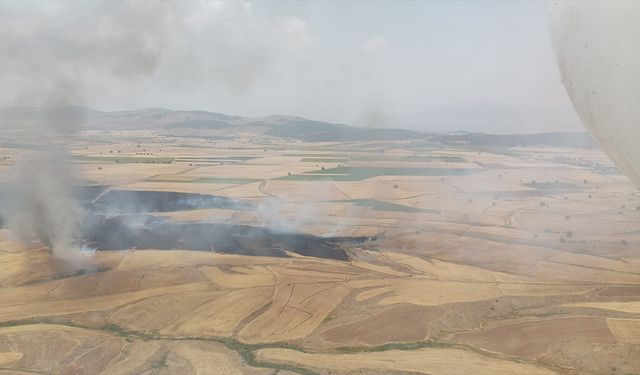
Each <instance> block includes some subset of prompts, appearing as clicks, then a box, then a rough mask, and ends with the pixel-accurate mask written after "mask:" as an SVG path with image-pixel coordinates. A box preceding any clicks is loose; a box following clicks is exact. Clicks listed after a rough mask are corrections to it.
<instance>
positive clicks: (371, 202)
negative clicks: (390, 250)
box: [343, 199, 440, 214]
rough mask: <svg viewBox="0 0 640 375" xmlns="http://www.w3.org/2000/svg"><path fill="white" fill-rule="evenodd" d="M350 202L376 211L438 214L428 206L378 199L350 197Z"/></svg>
mask: <svg viewBox="0 0 640 375" xmlns="http://www.w3.org/2000/svg"><path fill="white" fill-rule="evenodd" d="M343 202H350V203H352V204H355V205H356V206H365V207H369V208H373V209H374V210H378V211H395V212H413V213H426V214H439V213H440V211H438V210H432V209H428V208H415V207H411V206H405V205H402V204H397V203H391V202H385V201H379V200H376V199H352V200H350V201H343Z"/></svg>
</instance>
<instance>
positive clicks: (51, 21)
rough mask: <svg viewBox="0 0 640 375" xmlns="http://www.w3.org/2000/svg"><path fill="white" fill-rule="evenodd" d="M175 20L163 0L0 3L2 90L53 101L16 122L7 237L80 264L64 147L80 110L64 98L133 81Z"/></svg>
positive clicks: (20, 100)
mask: <svg viewBox="0 0 640 375" xmlns="http://www.w3.org/2000/svg"><path fill="white" fill-rule="evenodd" d="M180 20H181V17H180V16H179V15H178V14H177V13H176V11H175V9H174V7H173V5H172V4H164V3H146V2H131V3H128V2H127V3H125V2H104V3H92V4H90V6H89V5H87V4H84V5H83V4H73V6H70V4H67V3H39V4H30V5H29V4H18V3H2V4H0V50H2V51H3V57H1V58H0V84H1V85H2V87H3V90H4V91H5V94H4V95H6V93H7V92H9V93H11V99H12V102H13V103H12V104H13V105H14V106H19V107H46V108H58V109H57V110H55V109H53V110H52V109H47V110H45V109H43V110H41V111H40V114H41V116H43V118H42V119H40V121H34V122H33V123H31V124H29V125H25V126H23V127H22V128H21V129H20V131H21V133H22V134H20V136H21V139H22V141H23V142H25V143H26V144H27V145H28V147H27V148H28V151H25V152H23V153H21V154H20V155H18V156H17V161H16V163H15V164H14V166H13V167H12V169H11V170H10V171H9V173H8V175H9V183H8V184H6V187H5V190H6V191H5V192H4V195H5V197H6V199H5V200H6V202H7V203H5V205H4V207H3V212H2V216H3V217H4V220H5V221H6V223H7V225H8V227H9V229H10V231H11V233H12V234H13V235H14V236H15V237H16V238H17V239H19V240H21V241H23V242H25V243H31V242H33V241H38V242H40V243H41V244H43V245H46V246H48V247H49V248H50V249H51V251H52V252H53V254H54V255H55V256H56V257H58V258H60V259H62V260H64V261H65V262H67V263H69V265H71V266H75V267H84V266H85V264H84V262H83V261H82V257H81V256H80V255H79V253H78V251H76V250H74V244H75V243H76V240H77V236H78V225H79V223H80V222H82V220H83V212H82V209H81V207H80V206H79V204H78V203H77V202H76V201H75V199H74V196H73V193H72V187H73V186H74V185H75V182H76V181H77V179H78V177H77V175H78V173H77V171H76V170H75V169H74V165H73V164H72V163H71V161H70V154H69V150H68V140H69V138H70V137H71V136H72V135H73V134H74V133H75V132H76V131H78V130H79V129H80V128H81V126H82V122H83V117H82V110H80V109H77V108H75V109H74V108H66V107H69V106H77V105H81V104H82V103H83V102H84V100H83V98H84V96H85V95H87V94H88V92H87V84H88V83H91V84H92V87H95V82H96V81H97V82H108V81H109V80H120V81H123V82H135V81H136V79H137V78H139V77H142V76H145V75H147V74H150V73H151V72H153V71H154V70H155V69H156V67H157V65H158V63H159V61H160V60H161V58H162V54H163V50H164V49H165V48H166V46H167V45H168V44H169V43H171V40H172V36H173V35H175V32H176V29H177V28H178V27H179V26H180ZM91 94H92V95H95V93H91ZM62 108H64V109H62Z"/></svg>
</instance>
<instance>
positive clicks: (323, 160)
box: [300, 158, 349, 163]
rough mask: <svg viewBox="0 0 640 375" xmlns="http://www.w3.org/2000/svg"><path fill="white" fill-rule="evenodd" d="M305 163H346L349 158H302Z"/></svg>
mask: <svg viewBox="0 0 640 375" xmlns="http://www.w3.org/2000/svg"><path fill="white" fill-rule="evenodd" d="M300 161H301V162H304V163H346V162H348V161H349V159H329V158H302V160H300Z"/></svg>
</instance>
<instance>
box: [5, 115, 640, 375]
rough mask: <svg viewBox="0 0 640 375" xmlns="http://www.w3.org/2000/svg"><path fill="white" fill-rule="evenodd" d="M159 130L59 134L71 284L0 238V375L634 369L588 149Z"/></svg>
mask: <svg viewBox="0 0 640 375" xmlns="http://www.w3.org/2000/svg"><path fill="white" fill-rule="evenodd" d="M169 129H170V132H169V133H168V132H167V130H153V129H146V130H135V131H134V130H131V131H127V130H113V131H99V130H91V129H89V130H85V131H84V132H81V133H79V134H77V135H76V136H75V138H74V140H73V143H72V145H71V154H72V157H71V158H70V159H71V162H72V163H73V165H74V166H75V167H77V168H76V170H77V174H78V176H77V177H78V181H79V182H78V185H79V186H78V188H79V189H81V191H82V194H81V196H82V198H81V199H80V200H81V201H82V202H83V204H85V205H86V207H88V208H89V209H90V210H93V211H92V212H93V213H94V214H95V215H96V217H97V218H99V220H98V219H96V221H97V222H99V224H100V225H101V226H100V228H101V232H100V233H92V235H91V236H90V237H87V239H86V243H85V245H86V247H87V248H90V249H92V251H85V252H84V253H82V254H80V253H79V254H78V257H80V258H82V264H83V266H82V267H81V268H80V269H77V268H75V269H74V268H72V267H69V266H68V265H66V264H65V263H64V262H62V261H61V260H60V259H57V258H56V257H54V256H52V254H51V252H50V251H49V250H48V249H47V248H45V247H44V246H43V245H42V244H39V243H33V244H30V245H25V244H21V243H18V242H17V241H16V240H15V238H13V237H12V236H11V235H10V232H9V229H7V228H4V229H2V230H0V264H2V272H0V373H1V374H30V373H55V374H84V373H93V374H131V373H149V374H280V375H285V374H468V373H477V374H487V375H488V374H582V373H592V374H634V373H635V374H637V373H640V253H639V252H638V248H639V247H640V231H639V230H638V223H640V192H639V191H638V189H637V188H636V187H635V186H634V185H633V184H632V183H631V182H630V181H629V180H628V179H627V178H626V177H624V176H623V175H622V174H620V173H619V172H617V171H616V170H615V168H613V167H612V164H611V163H610V162H609V161H608V159H607V158H606V157H605V156H604V154H603V153H602V152H601V151H599V150H598V149H596V148H575V147H565V148H562V147H559V146H554V147H549V146H540V145H538V146H520V147H515V146H514V147H507V146H504V147H503V146H500V147H498V146H492V147H479V146H471V145H468V144H455V145H451V144H445V143H438V142H416V141H413V140H399V141H393V140H384V141H380V140H378V141H366V140H362V141H350V142H337V141H318V142H311V141H305V140H300V139H291V138H286V137H276V136H269V135H261V134H252V133H249V132H247V133H240V134H238V135H234V136H229V134H226V133H220V134H217V133H216V134H214V135H211V136H208V137H197V136H187V135H184V134H183V133H180V132H179V131H178V130H179V129H178V130H176V129H174V128H169ZM216 131H217V130H216ZM212 134H213V133H212ZM19 150H20V147H19V146H15V145H14V146H11V145H9V146H6V147H2V148H0V162H1V163H0V172H2V171H4V170H5V168H8V167H9V165H11V164H12V163H13V161H14V159H15V158H16V155H17V153H18V151H19ZM2 178H6V175H5V174H2V173H0V179H2Z"/></svg>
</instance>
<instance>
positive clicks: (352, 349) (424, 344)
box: [334, 341, 455, 353]
mask: <svg viewBox="0 0 640 375" xmlns="http://www.w3.org/2000/svg"><path fill="white" fill-rule="evenodd" d="M454 346H455V345H454V344H446V343H442V342H436V341H418V342H407V343H404V342H392V343H389V344H384V345H380V346H346V347H340V348H336V349H334V351H335V352H338V353H366V352H384V351H387V350H416V349H422V348H450V347H454Z"/></svg>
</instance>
